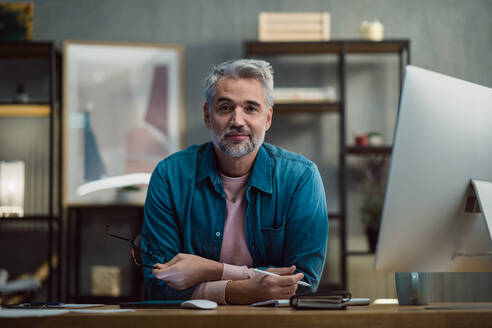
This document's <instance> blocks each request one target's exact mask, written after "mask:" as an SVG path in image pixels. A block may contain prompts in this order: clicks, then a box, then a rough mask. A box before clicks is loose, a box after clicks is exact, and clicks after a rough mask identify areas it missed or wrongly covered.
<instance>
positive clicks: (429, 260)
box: [375, 66, 492, 272]
mask: <svg viewBox="0 0 492 328" xmlns="http://www.w3.org/2000/svg"><path fill="white" fill-rule="evenodd" d="M471 179H478V180H481V181H485V183H488V182H492V89H490V88H486V87H483V86H480V85H477V84H473V83H470V82H466V81H463V80H459V79H456V78H452V77H449V76H446V75H442V74H439V73H435V72H431V71H428V70H424V69H422V68H418V67H415V66H407V68H406V72H405V79H404V83H403V90H402V95H401V99H400V108H399V112H398V119H397V124H396V130H395V137H394V143H393V152H392V155H391V162H390V170H389V176H388V183H387V186H386V193H385V200H384V206H383V214H382V222H381V228H380V232H379V241H378V246H377V251H376V263H375V265H376V270H378V271H393V272H411V271H419V272H491V271H492V255H490V253H491V252H492V240H491V238H490V236H491V235H490V231H489V230H488V228H487V225H486V221H485V219H484V216H483V214H482V213H479V212H478V211H477V210H476V207H475V208H474V209H472V210H470V209H469V208H467V206H466V205H467V203H468V205H470V204H469V201H470V199H473V198H470V196H471V193H472V191H473V187H472V186H471V183H470V182H471ZM487 181H488V182H487ZM489 197H490V194H489ZM489 201H490V200H489ZM468 207H470V206H468ZM472 207H473V206H472ZM465 209H466V210H465ZM460 252H461V253H460ZM457 253H460V254H462V255H461V256H454V255H456V254H457ZM464 255H467V256H464Z"/></svg>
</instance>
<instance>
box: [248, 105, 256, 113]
mask: <svg viewBox="0 0 492 328" xmlns="http://www.w3.org/2000/svg"><path fill="white" fill-rule="evenodd" d="M257 110H258V108H256V107H253V106H248V107H246V111H248V112H256V111H257Z"/></svg>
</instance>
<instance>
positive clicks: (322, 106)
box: [273, 102, 342, 113]
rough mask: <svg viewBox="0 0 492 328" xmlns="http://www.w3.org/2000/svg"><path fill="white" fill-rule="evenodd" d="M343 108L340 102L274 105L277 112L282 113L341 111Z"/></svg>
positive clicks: (283, 103) (282, 103)
mask: <svg viewBox="0 0 492 328" xmlns="http://www.w3.org/2000/svg"><path fill="white" fill-rule="evenodd" d="M341 108H342V106H341V105H340V103H338V102H281V103H276V104H275V105H274V106H273V109H274V110H275V111H276V112H281V113H302V112H306V113H307V112H309V113H317V112H319V113H322V112H340V110H341Z"/></svg>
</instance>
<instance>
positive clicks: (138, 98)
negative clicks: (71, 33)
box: [63, 41, 184, 206]
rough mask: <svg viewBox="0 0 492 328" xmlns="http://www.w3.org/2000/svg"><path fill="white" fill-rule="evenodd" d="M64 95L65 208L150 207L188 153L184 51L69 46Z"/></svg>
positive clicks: (94, 44) (168, 47)
mask: <svg viewBox="0 0 492 328" xmlns="http://www.w3.org/2000/svg"><path fill="white" fill-rule="evenodd" d="M63 93H64V113H65V114H64V117H63V125H64V128H63V130H64V131H63V134H64V135H63V140H64V141H63V143H64V146H63V148H64V152H63V153H64V164H63V171H64V179H63V181H64V188H63V189H64V190H63V196H64V197H63V204H64V206H70V205H80V204H97V203H105V204H106V203H137V204H143V203H144V201H145V195H146V189H147V188H146V185H147V184H148V180H149V179H150V174H151V173H152V171H153V169H154V168H155V166H156V165H157V163H158V162H159V161H160V160H162V159H163V158H165V157H166V156H168V155H170V154H172V153H174V152H176V151H178V150H180V149H181V148H182V134H183V128H184V108H183V49H182V47H180V46H178V45H160V44H132V43H106V42H80V41H66V42H65V44H64V85H63Z"/></svg>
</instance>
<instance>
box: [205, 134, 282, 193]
mask: <svg viewBox="0 0 492 328" xmlns="http://www.w3.org/2000/svg"><path fill="white" fill-rule="evenodd" d="M272 170H273V169H272V159H271V158H270V155H269V154H268V151H267V150H266V149H265V147H264V146H263V145H261V147H260V149H259V150H258V154H257V155H256V159H255V163H254V164H253V171H252V172H251V175H250V178H249V185H250V186H254V187H255V188H257V189H260V190H262V191H264V192H266V193H269V194H271V193H272V192H273V172H272ZM207 177H210V180H211V181H212V183H213V184H214V185H215V184H216V182H217V179H220V177H219V174H218V169H217V162H216V160H215V151H214V147H213V143H211V142H208V143H207V144H205V148H204V150H203V153H202V155H201V157H200V159H199V167H198V176H197V182H202V181H203V180H204V179H205V178H207Z"/></svg>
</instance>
